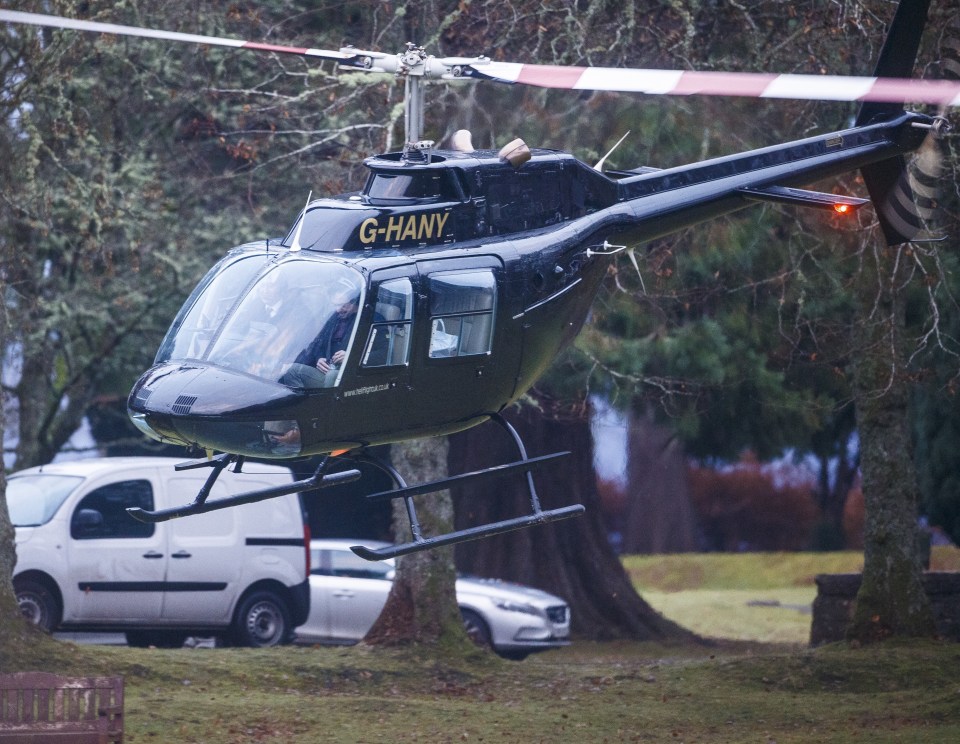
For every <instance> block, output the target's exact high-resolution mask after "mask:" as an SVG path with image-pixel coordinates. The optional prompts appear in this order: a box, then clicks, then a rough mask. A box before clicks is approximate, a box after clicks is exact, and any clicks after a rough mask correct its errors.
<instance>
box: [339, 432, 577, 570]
mask: <svg viewBox="0 0 960 744" xmlns="http://www.w3.org/2000/svg"><path fill="white" fill-rule="evenodd" d="M491 419H492V420H493V421H496V422H497V423H498V424H500V425H501V426H502V427H503V428H504V429H506V431H507V432H508V433H509V434H510V435H511V436H512V437H513V441H514V444H515V445H516V447H517V450H518V452H519V453H520V460H518V461H517V462H511V463H507V464H505V465H497V466H495V467H492V468H484V469H483V470H475V471H473V472H470V473H463V474H461V475H454V476H451V477H449V478H442V479H440V480H437V481H433V482H431V483H425V484H423V485H419V486H407V485H406V484H405V483H404V482H403V478H401V477H400V474H399V473H398V472H397V471H396V470H395V469H394V468H393V467H392V466H391V465H389V464H388V463H385V462H383V461H381V460H379V459H377V458H373V457H369V456H368V457H367V458H365V459H366V461H367V462H370V463H371V464H373V465H376V466H377V467H379V468H380V469H382V470H383V471H384V472H386V473H388V474H389V475H390V476H391V477H392V478H393V480H394V482H395V483H396V485H397V488H395V489H392V490H390V491H382V492H380V493H375V494H371V495H370V496H368V497H367V498H368V499H372V500H381V499H403V501H404V505H405V506H406V509H407V518H408V520H409V522H410V533H411V534H412V535H413V540H411V541H410V542H406V543H401V544H399V545H390V546H388V547H385V548H378V549H373V548H367V547H364V546H363V545H354V546H351V548H350V550H352V551H353V552H354V553H355V554H356V555H358V556H360V557H361V558H364V559H365V560H368V561H379V560H383V559H384V558H396V557H397V556H401V555H407V554H409V553H416V552H419V551H421V550H429V549H430V548H437V547H440V546H442V545H456V544H457V543H462V542H467V541H469V540H477V539H479V538H481V537H490V536H491V535H499V534H502V533H504V532H511V531H513V530H519V529H523V528H525V527H532V526H534V525H538V524H546V523H547V522H556V521H557V520H560V519H567V518H568V517H576V516H579V515H580V514H582V513H583V512H584V511H585V509H584V507H583V505H582V504H573V505H571V506H564V507H560V508H558V509H550V510H547V511H544V510H543V509H541V508H540V499H539V498H538V496H537V491H536V488H535V487H534V485H533V476H532V474H531V472H530V471H531V470H532V469H533V468H536V467H539V466H541V465H543V464H545V463H548V462H552V461H553V460H555V459H557V458H559V457H566V456H567V455H569V454H570V453H569V452H555V453H553V454H551V455H542V456H540V457H532V458H528V457H527V453H526V450H525V449H524V446H523V441H522V440H521V439H520V435H519V434H517V432H516V430H515V429H514V428H513V427H512V426H511V425H510V423H509V422H508V421H507V420H506V419H504V418H502V417H501V416H500V415H499V414H497V415H494V416H492V417H491ZM520 470H522V471H524V472H525V473H526V477H527V489H528V491H529V494H530V510H531V513H530V514H527V515H525V516H522V517H514V518H512V519H504V520H502V521H499V522H490V523H488V524H481V525H477V526H476V527H468V528H466V529H462V530H455V531H453V532H447V533H444V534H442V535H436V536H434V537H424V536H423V534H422V532H421V530H420V522H419V520H418V519H417V511H416V508H415V506H414V503H413V497H414V496H419V495H422V494H425V493H434V492H436V491H442V490H443V489H445V488H447V487H449V486H451V485H454V484H462V483H465V482H476V481H480V480H488V479H492V478H498V477H501V476H504V475H508V474H511V473H514V472H517V471H520Z"/></svg>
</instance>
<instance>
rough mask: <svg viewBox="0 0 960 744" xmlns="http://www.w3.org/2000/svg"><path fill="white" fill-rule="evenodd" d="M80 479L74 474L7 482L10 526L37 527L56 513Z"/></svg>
mask: <svg viewBox="0 0 960 744" xmlns="http://www.w3.org/2000/svg"><path fill="white" fill-rule="evenodd" d="M82 482H83V478H81V477H79V476H75V475H44V474H42V473H39V474H36V475H20V476H17V475H14V476H11V478H10V479H9V480H8V481H7V510H8V511H9V512H10V522H11V523H12V524H13V526H14V527H39V526H40V525H41V524H46V523H47V522H49V521H50V520H51V519H53V516H54V515H55V514H56V513H57V510H58V509H59V508H60V507H61V506H62V505H63V502H64V501H66V500H67V496H69V495H70V494H71V493H72V492H73V491H74V489H76V487H77V486H79V485H80V483H82Z"/></svg>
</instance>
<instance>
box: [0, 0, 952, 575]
mask: <svg viewBox="0 0 960 744" xmlns="http://www.w3.org/2000/svg"><path fill="white" fill-rule="evenodd" d="M928 6H929V0H902V2H901V4H900V6H899V7H898V10H897V13H896V16H895V18H894V21H893V23H892V24H891V27H890V30H889V33H888V36H887V40H886V42H885V45H884V48H883V50H882V52H881V57H880V61H879V62H878V65H877V68H876V71H875V77H874V78H830V80H831V83H832V85H831V86H830V87H829V93H828V95H826V96H824V88H823V81H824V80H825V79H826V78H825V77H823V76H775V75H760V76H757V75H749V74H738V75H725V74H717V75H715V76H711V75H709V74H706V73H679V72H668V71H641V70H609V69H607V70H604V69H598V68H595V69H590V68H586V69H579V68H552V67H543V66H537V65H510V64H505V63H494V62H491V61H490V60H487V59H485V58H482V57H479V58H469V59H466V58H465V59H459V58H457V59H444V60H436V59H434V58H433V57H428V56H426V55H425V54H424V53H423V51H422V50H421V49H419V48H416V47H412V46H411V47H409V48H408V49H407V50H406V51H405V52H404V53H402V54H400V55H384V54H378V53H373V52H363V51H359V50H354V49H352V48H346V49H341V50H340V51H339V52H325V51H324V50H303V49H292V48H287V47H275V46H272V45H262V44H252V43H248V42H235V41H231V40H224V39H216V38H211V37H193V36H190V35H185V34H166V32H156V31H144V30H143V29H136V28H131V27H126V26H113V25H111V24H99V23H90V22H84V21H75V20H65V19H59V18H53V17H50V16H33V15H31V14H24V13H16V12H13V11H0V20H5V21H11V22H23V23H32V24H40V25H54V26H60V27H67V28H76V29H80V30H92V31H101V32H109V33H123V34H129V35H146V36H151V37H154V38H172V39H175V40H178V41H193V42H198V43H205V44H223V45H226V46H245V47H248V48H255V49H262V50H267V51H273V52H290V53H299V54H307V55H309V56H316V57H321V58H325V59H335V60H336V61H337V62H338V63H339V64H341V65H342V66H345V67H347V68H355V69H365V70H371V69H373V70H385V71H391V72H397V73H399V74H402V75H404V77H405V79H406V82H407V87H408V94H409V96H408V102H409V108H408V112H407V126H408V133H407V144H406V146H405V147H404V148H403V151H402V152H393V153H386V154H383V155H379V156H376V157H371V158H369V159H368V160H367V161H366V165H367V167H368V168H369V171H370V173H369V177H368V179H367V181H366V184H365V185H364V187H363V189H362V190H361V191H360V192H358V193H352V194H345V195H341V196H335V197H329V198H321V199H316V200H309V201H308V203H307V205H306V207H305V208H304V210H303V211H302V213H301V214H300V215H299V217H298V219H297V220H296V222H295V223H294V225H293V227H292V228H291V230H290V231H289V233H288V234H287V235H286V237H284V238H283V239H282V240H263V241H258V242H253V243H248V244H246V245H242V246H240V247H237V248H234V249H233V250H231V251H230V252H229V253H228V254H227V255H226V256H225V257H224V258H223V259H222V260H221V261H220V262H219V263H218V264H217V265H216V266H214V267H213V268H212V269H211V270H210V272H209V273H208V274H207V276H206V277H205V278H204V279H203V280H202V281H201V282H200V284H199V285H198V286H197V288H196V289H195V290H194V291H193V293H192V294H191V295H190V297H189V299H188V300H187V301H186V303H185V304H184V306H183V308H182V309H181V311H180V312H179V314H178V315H177V317H176V319H175V320H174V321H173V324H172V326H171V328H170V330H169V332H168V333H167V336H166V338H165V339H164V341H163V343H162V345H161V347H160V350H159V352H158V353H157V356H156V360H155V363H154V366H153V367H152V368H151V369H150V370H148V371H147V372H146V373H144V374H143V376H142V377H141V378H140V380H138V381H137V383H136V385H135V386H134V388H133V390H132V392H131V393H130V397H129V401H128V408H129V412H130V416H131V418H132V419H133V421H134V423H135V424H136V425H137V427H138V428H139V429H140V430H141V431H143V432H144V433H146V434H147V435H149V436H151V437H153V438H155V439H159V440H160V441H164V442H172V443H179V444H183V445H188V446H192V447H197V448H202V449H206V450H208V451H217V452H221V453H223V454H221V455H217V456H216V457H213V458H210V459H206V460H197V461H193V462H189V463H185V464H184V465H182V466H181V467H184V468H187V467H212V472H211V474H210V477H209V478H208V481H207V484H206V485H205V487H204V488H203V489H202V490H201V492H200V494H198V496H197V499H196V501H194V502H193V503H190V504H186V505H184V506H183V507H178V508H174V509H169V510H165V511H160V512H145V511H142V510H131V513H132V514H133V516H134V517H136V518H137V519H141V520H144V521H162V520H165V519H170V518H173V517H179V516H186V515H189V514H196V513H202V512H206V511H211V510H215V509H220V508H224V507H227V506H233V505H236V504H241V503H246V502H249V501H256V500H262V499H266V498H271V497H274V496H278V495H281V494H283V493H289V492H295V491H305V490H312V489H316V488H321V487H324V486H330V485H335V484H337V483H341V482H344V481H345V480H349V479H352V478H355V477H357V476H358V471H357V470H355V469H348V470H343V469H342V466H343V463H352V462H369V463H372V464H374V465H375V466H377V467H379V468H381V469H382V470H384V471H385V472H387V473H388V474H389V475H390V477H391V478H392V479H393V481H394V483H395V485H396V488H394V489H393V490H390V491H387V492H384V493H382V494H374V495H373V496H371V498H404V499H405V501H406V505H407V511H408V515H409V517H410V522H411V528H412V534H413V540H412V541H411V542H408V543H406V544H403V545H397V546H393V547H391V548H387V549H382V550H369V549H367V548H364V547H362V546H358V547H356V548H354V550H355V552H356V553H357V554H358V555H361V556H363V557H365V558H368V559H371V560H374V559H379V558H384V557H389V556H396V555H403V554H405V553H410V552H413V551H416V550H422V549H425V548H429V547H433V546H436V545H443V544H452V543H456V542H461V541H464V540H469V539H474V538H477V537H482V536H485V535H491V534H496V533H500V532H505V531H507V530H513V529H517V528H520V527H526V526H529V525H534V524H541V523H544V522H548V521H553V520H557V519H563V518H566V517H570V516H574V515H576V514H579V513H581V512H582V511H583V507H582V506H580V505H572V506H568V507H563V508H560V509H554V510H549V511H544V510H542V509H541V508H540V505H539V500H538V498H537V495H536V491H535V488H534V486H533V480H532V477H531V475H530V471H531V470H532V469H533V468H536V467H538V466H541V465H543V464H545V463H548V462H551V461H552V460H553V459H554V458H556V457H559V456H561V455H563V454H566V453H556V454H551V455H546V456H543V457H534V458H530V457H528V456H527V454H526V451H525V449H524V447H523V443H522V441H521V440H520V438H519V436H518V435H517V433H516V432H515V431H514V430H513V429H512V427H510V426H509V424H507V422H506V421H505V420H504V419H503V418H501V416H500V414H501V412H502V411H503V410H504V409H505V408H506V407H507V406H509V405H510V404H511V403H513V402H514V401H516V400H517V399H518V398H520V396H522V395H523V394H524V393H525V392H526V391H527V390H528V389H529V388H530V386H531V385H532V384H533V383H534V382H535V381H536V380H537V378H538V377H540V375H541V374H542V373H543V372H544V371H545V370H546V369H547V367H548V366H549V365H550V364H551V362H552V361H553V359H554V358H555V357H556V355H557V354H558V353H559V352H560V351H561V350H562V349H563V348H564V347H565V346H567V345H568V344H569V343H570V342H571V341H572V340H573V339H574V337H575V336H576V335H577V333H578V332H579V330H580V328H581V326H582V325H583V323H584V321H585V318H586V317H587V313H588V310H589V308H590V305H591V303H592V301H593V298H594V295H595V293H596V290H597V288H598V286H599V284H600V282H601V280H602V278H603V276H604V274H605V272H606V269H607V265H608V261H609V257H610V256H611V255H614V254H615V253H617V252H618V251H620V250H622V249H624V247H625V246H629V245H635V244H637V243H638V242H642V241H647V240H651V239H653V238H657V237H659V236H663V235H666V234H668V233H671V232H674V231H676V230H679V229H681V228H684V227H686V226H689V225H693V224H695V223H698V222H702V221H705V220H709V219H712V218H714V217H717V216H719V215H723V214H727V213H730V212H733V211H736V210H739V209H743V208H745V207H747V206H749V205H751V204H754V203H757V202H778V203H784V204H792V205H798V206H805V207H813V208H818V209H827V210H834V211H836V212H838V213H844V212H848V211H853V210H856V209H858V208H859V207H860V206H862V205H863V204H865V203H867V201H869V200H867V199H863V198H857V197H853V196H842V195H837V194H827V193H821V192H815V191H809V190H806V189H804V188H802V187H803V186H804V185H806V184H810V183H814V182H817V181H820V180H821V179H824V178H827V177H831V176H836V175H839V174H842V173H846V172H848V171H852V170H856V169H860V170H861V171H862V173H863V175H864V180H865V182H866V184H867V187H868V190H869V192H870V196H871V197H872V200H873V202H874V205H875V208H876V210H877V216H878V219H879V221H880V224H881V226H882V228H883V232H884V235H885V237H886V239H887V241H888V242H889V243H890V244H898V243H902V242H906V241H909V240H912V239H915V238H916V237H917V235H918V234H919V232H920V230H921V229H922V224H921V221H920V220H919V219H918V217H917V214H916V213H915V212H914V211H911V210H910V209H909V208H905V205H910V204H912V202H913V199H912V194H911V191H910V186H909V182H908V180H906V178H905V173H906V166H905V158H904V156H905V154H907V153H909V152H911V151H914V150H916V149H918V148H919V147H920V145H921V144H922V143H923V142H924V140H925V139H926V137H927V136H928V135H930V134H931V132H933V133H937V132H938V131H939V130H940V129H941V128H942V127H943V126H944V120H943V119H942V118H940V117H934V116H928V115H925V114H919V113H911V112H908V111H905V110H904V109H903V106H902V103H901V102H902V101H904V100H922V101H924V102H930V103H938V104H940V105H944V106H951V105H958V104H960V86H958V85H956V84H953V83H947V82H944V81H936V82H931V81H911V80H907V79H906V78H909V76H910V74H911V72H912V68H913V64H914V60H915V58H916V53H917V49H918V47H919V43H920V35H921V33H922V29H923V26H924V23H925V19H926V14H927V9H928ZM426 77H443V78H467V79H471V78H472V79H477V78H486V79H492V80H498V81H501V82H511V83H513V82H520V83H529V84H534V85H542V86H547V87H579V88H588V89H602V90H631V91H636V90H642V91H645V92H674V93H708V94H725V95H729V94H731V93H733V94H740V95H746V94H750V95H753V94H756V95H761V94H762V95H767V96H769V97H776V96H781V97H796V98H821V97H828V98H833V99H837V100H861V101H864V103H863V104H862V106H861V109H860V113H859V115H858V117H857V119H856V122H855V124H854V126H853V127H851V128H849V129H846V130H843V131H838V132H832V133H829V134H824V135H819V136H816V137H810V138H807V139H802V140H798V141H795V142H789V143H785V144H780V145H775V146H772V147H766V148H763V149H759V150H753V151H750V152H745V153H741V154H737V155H731V156H727V157H721V158H716V159H713V160H708V161H704V162H700V163H695V164H693V165H688V166H682V167H676V168H670V169H666V170H659V169H655V168H647V167H641V168H636V169H632V170H607V171H601V170H600V169H599V168H597V167H591V166H588V165H586V164H584V163H582V162H580V161H579V160H577V159H576V158H575V157H574V156H572V155H570V154H567V153H563V152H558V151H553V150H543V149H529V148H527V146H526V145H525V144H524V143H522V142H520V141H514V142H513V143H510V144H509V145H508V146H506V147H505V148H503V149H502V150H500V151H499V152H498V151H492V150H474V149H473V148H472V147H471V146H470V145H469V143H468V142H466V140H468V137H461V138H460V139H461V140H462V141H461V143H460V144H459V145H458V146H456V147H455V148H452V149H444V150H440V149H436V148H435V147H434V146H433V143H432V142H425V141H421V140H420V131H421V128H422V125H421V122H420V120H421V117H422V106H421V105H420V95H421V91H420V88H419V86H420V83H421V81H422V79H423V78H426ZM811 83H813V84H811ZM488 420H493V421H495V422H498V423H500V424H501V425H502V426H503V427H504V428H505V429H506V430H507V432H508V433H509V435H510V436H512V437H513V440H514V442H515V445H516V449H517V454H518V459H517V461H516V462H513V463H509V464H505V465H501V466H498V467H494V468H488V469H485V470H482V471H476V472H473V473H467V474H462V475H457V476H452V477H450V478H447V479H444V480H442V481H439V482H436V483H429V484H424V485H418V486H407V485H406V484H405V483H404V481H403V479H402V477H401V476H400V474H399V473H397V472H396V471H395V470H394V469H393V468H392V467H390V466H389V465H388V464H386V463H384V462H382V461H380V460H378V459H376V458H373V457H372V456H371V455H370V454H369V452H368V448H369V447H371V446H373V445H379V444H386V443H391V442H397V441H402V440H405V439H412V438H419V437H430V436H439V435H445V434H450V433H453V432H457V431H461V430H464V429H467V428H469V427H472V426H475V425H477V424H480V423H483V422H486V421H488ZM317 454H322V455H327V457H326V458H324V459H323V460H322V462H321V464H320V466H319V467H318V468H317V471H316V472H315V473H314V475H313V476H312V477H311V478H309V479H307V480H302V481H298V482H296V483H294V484H292V485H291V486H289V487H283V488H275V489H266V490H261V491H253V492H250V493H247V494H242V495H240V496H235V497H232V498H228V499H221V500H217V501H212V502H211V501H207V495H208V494H209V492H210V490H211V488H212V485H213V483H214V481H215V480H216V478H217V476H218V475H219V473H220V472H221V471H222V470H223V468H225V467H227V466H228V465H229V464H231V463H234V462H235V463H236V469H239V468H240V467H241V466H242V464H243V461H244V459H245V458H276V459H286V458H295V457H302V456H307V455H317ZM514 472H522V473H525V474H526V477H527V481H528V484H529V489H530V499H531V513H530V514H527V515H523V516H520V517H517V518H514V519H509V520H505V521H502V522H496V523H493V524H486V525H479V526H477V527H473V528H468V529H465V530H460V531H455V532H452V533H448V534H444V535H437V536H424V535H422V534H421V531H420V528H419V524H418V521H417V517H416V510H415V507H414V503H413V497H414V496H416V495H418V494H422V493H427V492H431V491H436V490H440V489H442V488H446V487H447V486H449V485H450V484H451V483H455V482H458V481H463V480H468V479H481V478H496V477H502V476H504V475H506V474H509V473H514Z"/></svg>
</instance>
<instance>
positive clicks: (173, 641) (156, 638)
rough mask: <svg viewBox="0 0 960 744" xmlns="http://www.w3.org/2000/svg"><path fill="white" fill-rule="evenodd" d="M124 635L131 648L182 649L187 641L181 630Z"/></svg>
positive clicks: (130, 631) (135, 632) (133, 632)
mask: <svg viewBox="0 0 960 744" xmlns="http://www.w3.org/2000/svg"><path fill="white" fill-rule="evenodd" d="M124 635H126V636H127V645H128V646H130V647H131V648H150V647H151V646H153V647H154V648H180V647H181V646H183V642H184V641H186V640H187V634H186V633H183V632H181V631H179V630H128V631H127V632H126V633H125V634H124Z"/></svg>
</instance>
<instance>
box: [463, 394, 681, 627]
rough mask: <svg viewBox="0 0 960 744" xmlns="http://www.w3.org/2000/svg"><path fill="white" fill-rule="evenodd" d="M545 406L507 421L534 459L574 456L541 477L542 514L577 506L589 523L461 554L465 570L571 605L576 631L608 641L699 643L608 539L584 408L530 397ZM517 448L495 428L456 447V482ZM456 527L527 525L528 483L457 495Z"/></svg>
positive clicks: (555, 526)
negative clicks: (654, 603) (653, 597)
mask: <svg viewBox="0 0 960 744" xmlns="http://www.w3.org/2000/svg"><path fill="white" fill-rule="evenodd" d="M531 395H533V396H535V397H536V399H537V402H538V403H539V405H538V406H536V407H535V406H523V407H521V408H520V409H519V410H517V409H513V410H511V411H510V412H508V414H507V416H506V418H507V419H508V420H509V421H510V422H511V423H512V424H513V425H514V426H515V427H516V429H517V431H518V432H519V433H520V436H521V437H522V438H523V440H524V442H525V445H526V447H527V454H528V455H529V456H531V457H533V456H536V455H542V454H547V453H550V452H555V451H560V450H570V452H571V454H570V456H569V457H567V458H565V459H563V460H560V461H558V462H557V463H556V464H552V465H550V466H548V467H545V468H541V469H540V470H536V471H534V480H535V482H536V486H537V493H538V495H539V497H540V501H541V505H542V506H543V508H544V509H552V508H557V507H560V506H565V505H568V504H573V503H577V502H579V503H582V504H584V506H586V508H587V511H586V514H585V515H583V516H582V517H575V518H573V519H567V520H564V521H561V522H554V523H551V524H547V525H542V526H536V527H531V528H529V529H524V530H519V531H516V532H510V533H506V534H504V535H498V536H496V537H491V538H487V539H483V540H477V541H474V542H470V543H464V544H462V545H458V546H457V565H458V567H459V568H460V569H461V570H463V571H465V572H467V573H472V574H477V575H480V576H485V577H490V578H500V579H507V580H510V581H517V582H520V583H523V584H529V585H531V586H535V587H537V588H540V589H543V590H545V591H549V592H552V593H554V594H557V595H559V596H561V597H563V598H564V599H566V600H567V602H568V603H569V604H570V607H571V614H572V618H573V632H574V633H575V634H576V635H577V636H578V637H581V638H589V639H595V640H607V639H612V638H636V639H642V640H668V639H684V640H692V639H693V638H694V636H693V635H692V634H691V633H689V632H687V631H685V630H684V629H682V628H680V627H679V626H677V625H675V624H674V623H672V622H670V621H669V620H666V619H665V618H664V617H663V616H661V615H659V614H658V613H657V612H656V611H654V610H653V609H652V608H651V607H650V606H649V605H648V604H647V603H646V602H644V601H643V599H641V598H640V596H639V595H638V594H637V593H636V591H634V589H633V585H632V584H631V583H630V579H629V577H628V576H627V574H626V571H624V569H623V566H622V564H621V563H620V560H619V559H618V558H617V556H616V554H615V553H614V551H613V548H612V547H611V546H610V543H609V541H608V540H607V535H606V530H605V528H604V524H603V518H602V515H601V512H600V499H599V496H598V494H597V486H596V477H595V475H594V470H593V443H592V438H591V435H590V426H589V416H588V409H587V406H582V407H580V408H579V409H578V410H577V411H576V413H575V414H574V415H569V416H563V415H560V414H559V413H558V411H557V410H555V406H554V405H553V401H550V400H549V399H548V398H546V396H544V395H543V394H540V393H536V392H532V393H531ZM516 459H517V453H516V451H515V449H514V446H513V443H512V441H511V440H510V438H509V437H508V436H507V434H506V433H505V432H503V431H501V430H500V429H499V427H496V426H495V425H494V424H492V423H491V424H484V425H483V426H480V427H475V428H473V429H470V430H468V431H466V432H463V433H461V434H457V435H454V436H452V437H451V438H450V470H451V472H453V473H460V472H465V471H468V470H476V469H479V468H483V467H490V466H494V465H499V464H502V463H505V462H512V461H514V460H516ZM454 500H455V503H456V506H457V508H456V515H457V527H458V528H464V527H468V526H472V525H475V524H478V523H481V522H492V521H499V520H502V519H507V518H510V517H515V516H520V515H522V514H524V513H528V512H529V510H530V500H529V495H528V491H527V488H526V482H525V480H524V479H523V478H522V477H520V476H516V475H514V476H509V477H507V478H504V479H501V480H499V481H496V482H494V483H493V484H492V485H491V484H489V483H483V484H475V485H466V486H461V487H458V488H456V489H455V490H454Z"/></svg>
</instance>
